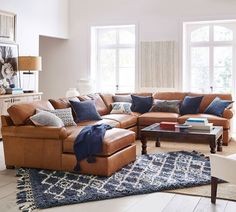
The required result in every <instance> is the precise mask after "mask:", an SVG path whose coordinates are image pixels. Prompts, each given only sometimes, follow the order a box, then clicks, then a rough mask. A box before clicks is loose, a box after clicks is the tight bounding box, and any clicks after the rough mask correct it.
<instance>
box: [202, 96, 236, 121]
mask: <svg viewBox="0 0 236 212" xmlns="http://www.w3.org/2000/svg"><path fill="white" fill-rule="evenodd" d="M232 103H233V101H227V100H221V99H220V98H219V97H216V98H215V99H214V100H213V101H212V102H211V104H209V106H208V107H207V108H206V110H205V111H204V113H207V114H212V115H216V116H220V117H222V116H223V113H224V110H225V109H226V108H227V107H228V106H229V105H231V104H232Z"/></svg>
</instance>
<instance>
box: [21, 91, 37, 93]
mask: <svg viewBox="0 0 236 212" xmlns="http://www.w3.org/2000/svg"><path fill="white" fill-rule="evenodd" d="M23 92H24V93H34V91H33V90H24V91H23Z"/></svg>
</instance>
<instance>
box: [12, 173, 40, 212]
mask: <svg viewBox="0 0 236 212" xmlns="http://www.w3.org/2000/svg"><path fill="white" fill-rule="evenodd" d="M16 176H18V177H20V178H19V179H18V180H17V189H18V190H20V192H18V193H17V195H16V199H17V202H16V203H17V205H18V206H19V209H20V210H21V211H23V212H31V211H33V210H34V209H36V208H37V207H36V205H35V201H34V196H33V193H32V188H31V183H30V176H29V172H28V170H27V169H18V170H17V174H16Z"/></svg>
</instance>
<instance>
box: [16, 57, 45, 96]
mask: <svg viewBox="0 0 236 212" xmlns="http://www.w3.org/2000/svg"><path fill="white" fill-rule="evenodd" d="M18 70H19V71H24V72H23V74H26V75H29V77H28V87H29V85H30V75H31V74H34V73H33V72H31V71H41V70H42V58H41V57H40V56H19V57H18ZM26 71H28V72H26ZM33 92H34V90H30V89H29V88H28V89H26V90H25V89H24V93H33Z"/></svg>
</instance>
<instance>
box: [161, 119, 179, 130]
mask: <svg viewBox="0 0 236 212" xmlns="http://www.w3.org/2000/svg"><path fill="white" fill-rule="evenodd" d="M176 124H178V122H167V121H162V122H160V128H161V129H163V130H175V125H176Z"/></svg>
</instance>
